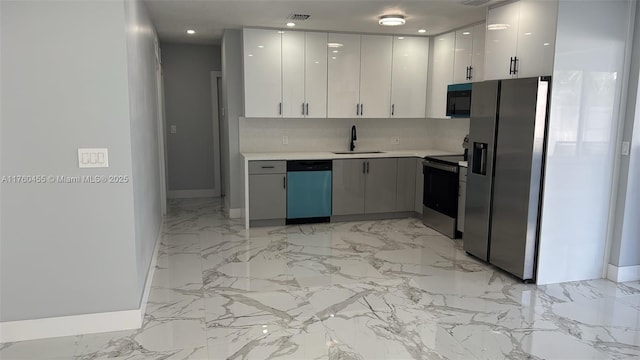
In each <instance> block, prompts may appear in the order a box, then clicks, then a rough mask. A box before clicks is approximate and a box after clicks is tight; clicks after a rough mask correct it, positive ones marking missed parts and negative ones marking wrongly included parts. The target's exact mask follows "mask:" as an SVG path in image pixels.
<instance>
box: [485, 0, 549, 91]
mask: <svg viewBox="0 0 640 360" xmlns="http://www.w3.org/2000/svg"><path fill="white" fill-rule="evenodd" d="M557 14H558V2H557V0H548V1H539V0H538V1H536V0H522V1H518V2H514V3H510V4H507V5H504V6H500V7H497V8H493V9H489V11H488V13H487V33H486V36H487V38H486V43H485V48H486V55H485V79H487V80H493V79H508V78H512V77H531V76H540V75H550V74H551V72H552V71H553V52H554V48H555V46H554V45H555V36H556V23H557Z"/></svg>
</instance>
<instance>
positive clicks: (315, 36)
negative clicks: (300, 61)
mask: <svg viewBox="0 0 640 360" xmlns="http://www.w3.org/2000/svg"><path fill="white" fill-rule="evenodd" d="M305 37H306V43H305V56H304V58H305V60H304V61H305V76H304V79H305V83H304V96H305V116H306V117H310V118H325V117H327V34H326V33H315V32H308V33H306V34H305Z"/></svg>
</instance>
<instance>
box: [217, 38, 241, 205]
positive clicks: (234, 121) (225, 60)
mask: <svg viewBox="0 0 640 360" xmlns="http://www.w3.org/2000/svg"><path fill="white" fill-rule="evenodd" d="M242 76H243V75H242V32H241V31H240V30H225V31H224V34H223V37H222V98H223V100H222V101H223V107H224V110H225V111H224V118H223V121H222V122H223V126H222V128H223V130H224V133H223V135H222V137H223V138H225V139H224V140H223V141H224V143H223V144H222V148H223V151H222V155H223V158H224V160H223V169H224V170H223V174H224V184H225V189H226V196H225V207H226V209H227V210H229V209H241V208H242V207H243V204H244V177H243V172H242V168H241V166H242V159H241V156H240V144H239V127H240V125H239V124H240V117H241V116H242V115H243V108H244V103H243V99H244V96H243V92H242V86H243V81H242Z"/></svg>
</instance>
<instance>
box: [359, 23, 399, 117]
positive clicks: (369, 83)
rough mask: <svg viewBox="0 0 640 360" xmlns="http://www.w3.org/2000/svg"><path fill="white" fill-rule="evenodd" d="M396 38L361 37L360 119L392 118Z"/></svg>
mask: <svg viewBox="0 0 640 360" xmlns="http://www.w3.org/2000/svg"><path fill="white" fill-rule="evenodd" d="M392 47H393V46H392V37H391V36H386V35H362V37H361V38H360V51H361V53H360V116H362V117H366V118H388V117H389V116H390V115H391V61H392Z"/></svg>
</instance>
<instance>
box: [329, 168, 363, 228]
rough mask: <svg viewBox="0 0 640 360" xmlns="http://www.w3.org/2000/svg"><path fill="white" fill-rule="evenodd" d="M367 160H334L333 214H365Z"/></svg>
mask: <svg viewBox="0 0 640 360" xmlns="http://www.w3.org/2000/svg"><path fill="white" fill-rule="evenodd" d="M365 170H366V169H365V160H362V159H344V160H333V174H332V176H333V179H332V184H331V185H332V211H331V212H332V215H354V214H364V191H365V185H364V184H365Z"/></svg>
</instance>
